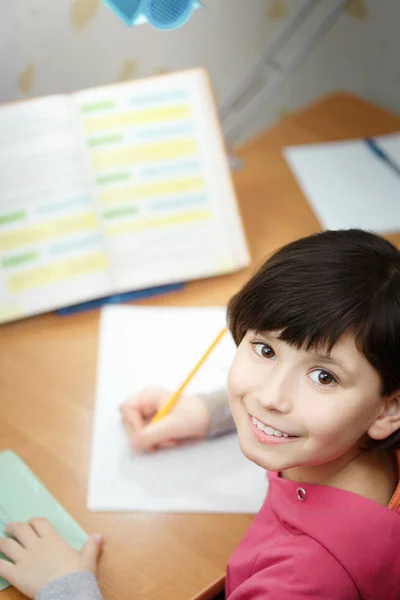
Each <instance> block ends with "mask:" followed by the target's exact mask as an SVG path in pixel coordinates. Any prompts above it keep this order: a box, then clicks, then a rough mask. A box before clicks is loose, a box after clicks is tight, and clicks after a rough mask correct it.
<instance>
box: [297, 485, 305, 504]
mask: <svg viewBox="0 0 400 600" xmlns="http://www.w3.org/2000/svg"><path fill="white" fill-rule="evenodd" d="M296 495H297V499H298V500H300V502H304V500H305V499H306V498H307V492H306V490H305V489H304V488H302V487H299V488H297V490H296Z"/></svg>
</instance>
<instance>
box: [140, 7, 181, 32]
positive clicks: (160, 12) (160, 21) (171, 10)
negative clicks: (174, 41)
mask: <svg viewBox="0 0 400 600" xmlns="http://www.w3.org/2000/svg"><path fill="white" fill-rule="evenodd" d="M144 12H145V15H146V17H147V19H148V21H149V23H150V25H152V26H153V27H155V28H156V29H165V30H170V29H176V28H177V27H180V26H181V25H183V24H184V23H186V21H187V20H188V19H189V18H190V16H191V14H192V12H193V0H146V3H145V8H144Z"/></svg>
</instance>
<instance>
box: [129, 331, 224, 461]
mask: <svg viewBox="0 0 400 600" xmlns="http://www.w3.org/2000/svg"><path fill="white" fill-rule="evenodd" d="M225 333H226V329H225V328H224V329H222V330H221V331H220V332H219V333H218V335H217V336H216V338H215V339H214V340H213V341H212V343H211V344H210V346H209V347H208V348H207V349H206V350H205V352H204V354H203V355H202V356H201V357H200V358H199V360H198V361H197V363H196V364H195V365H194V366H193V368H192V369H191V371H190V372H189V373H188V374H187V375H186V378H185V379H184V380H183V382H182V383H181V385H180V386H179V387H178V389H176V390H175V391H174V392H173V393H172V394H170V393H168V392H166V391H165V390H160V389H151V390H145V391H144V392H142V393H140V394H139V395H137V396H136V397H134V398H132V399H131V400H129V401H128V402H125V404H123V405H122V406H121V413H122V422H123V425H124V428H125V431H126V433H127V435H128V439H129V441H130V444H131V447H132V449H133V450H155V449H156V448H172V447H174V446H176V445H177V444H178V443H179V442H181V441H183V440H188V439H201V438H204V437H205V436H206V435H207V432H208V429H209V427H210V414H209V412H208V409H207V406H206V404H205V402H204V401H203V400H202V399H201V397H200V396H185V395H184V390H185V388H186V386H187V384H188V383H189V382H190V381H191V379H192V378H193V376H194V375H195V374H196V373H197V371H198V370H199V368H200V367H201V366H202V364H203V363H204V362H205V361H206V359H207V358H208V357H209V356H210V354H211V353H212V351H213V350H214V348H215V347H216V345H217V344H218V342H219V341H220V340H221V338H222V337H223V336H224V335H225Z"/></svg>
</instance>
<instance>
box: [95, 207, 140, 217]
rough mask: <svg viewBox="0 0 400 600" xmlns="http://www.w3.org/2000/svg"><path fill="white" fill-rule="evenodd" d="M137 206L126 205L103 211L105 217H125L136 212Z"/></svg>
mask: <svg viewBox="0 0 400 600" xmlns="http://www.w3.org/2000/svg"><path fill="white" fill-rule="evenodd" d="M138 212H139V211H138V208H137V207H136V206H127V207H126V208H116V209H115V210H107V211H105V212H103V217H104V218H105V219H118V218H119V217H127V216H131V215H135V214H137V213H138Z"/></svg>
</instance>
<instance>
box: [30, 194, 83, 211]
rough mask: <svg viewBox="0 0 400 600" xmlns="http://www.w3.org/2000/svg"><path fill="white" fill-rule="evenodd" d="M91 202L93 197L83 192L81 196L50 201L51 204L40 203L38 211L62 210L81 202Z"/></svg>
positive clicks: (79, 204) (78, 204)
mask: <svg viewBox="0 0 400 600" xmlns="http://www.w3.org/2000/svg"><path fill="white" fill-rule="evenodd" d="M92 202H93V198H92V197H91V196H89V195H87V194H85V195H81V196H75V197H73V198H67V199H65V200H60V201H59V202H52V203H51V204H42V205H41V206H39V207H38V212H39V213H40V214H42V213H45V214H48V213H54V212H57V211H59V210H64V209H66V208H74V207H76V206H81V205H82V204H90V203H92Z"/></svg>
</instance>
